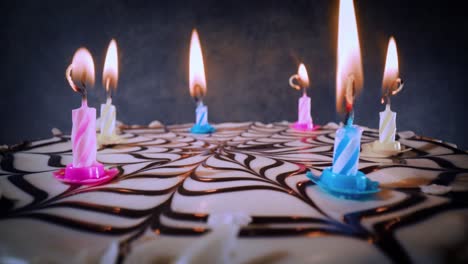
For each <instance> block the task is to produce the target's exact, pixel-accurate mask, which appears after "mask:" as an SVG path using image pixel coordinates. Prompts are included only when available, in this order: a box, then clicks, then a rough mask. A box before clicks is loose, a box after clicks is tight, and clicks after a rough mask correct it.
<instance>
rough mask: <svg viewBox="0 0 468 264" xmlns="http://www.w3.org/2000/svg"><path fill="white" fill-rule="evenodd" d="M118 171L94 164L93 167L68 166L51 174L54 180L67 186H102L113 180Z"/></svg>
mask: <svg viewBox="0 0 468 264" xmlns="http://www.w3.org/2000/svg"><path fill="white" fill-rule="evenodd" d="M118 173H119V171H118V170H117V169H115V168H112V169H108V170H107V169H105V168H104V165H102V164H101V163H98V162H96V163H95V164H94V165H93V166H90V167H82V168H75V167H73V164H68V165H67V167H66V168H65V169H60V170H58V171H55V172H53V174H54V176H55V178H56V179H57V180H59V181H61V182H64V183H69V184H82V185H89V184H102V183H105V182H107V181H110V180H111V179H113V178H114V177H115V176H116V175H117V174H118Z"/></svg>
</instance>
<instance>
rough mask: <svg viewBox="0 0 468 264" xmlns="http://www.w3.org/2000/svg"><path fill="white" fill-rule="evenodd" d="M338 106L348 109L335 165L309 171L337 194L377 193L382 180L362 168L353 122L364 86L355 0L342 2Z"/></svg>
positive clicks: (337, 139) (358, 131)
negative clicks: (319, 171) (318, 172)
mask: <svg viewBox="0 0 468 264" xmlns="http://www.w3.org/2000/svg"><path fill="white" fill-rule="evenodd" d="M338 24H339V28H338V58H337V76H336V106H337V109H338V111H340V112H342V111H343V110H345V111H346V119H345V124H344V126H343V127H341V128H339V129H338V130H337V131H336V136H335V144H334V151H333V164H332V167H331V168H326V169H324V170H323V172H322V175H321V176H320V178H316V177H314V176H312V174H311V173H309V174H308V176H309V178H311V180H313V181H314V182H316V183H317V184H318V185H319V186H320V187H322V188H324V189H326V190H329V191H331V192H332V193H334V194H338V195H344V196H350V197H353V196H355V195H363V194H370V193H375V192H377V191H378V190H379V189H378V183H377V182H373V181H370V180H369V179H368V178H367V177H366V175H364V173H362V172H360V171H358V165H359V154H360V146H361V134H362V129H361V128H360V127H358V126H355V125H353V121H354V99H355V97H356V95H357V94H358V93H359V91H360V90H361V88H362V86H363V74H362V64H361V52H360V47H359V39H358V31H357V25H356V17H355V14H354V5H353V1H352V0H342V1H340V10H339V23H338Z"/></svg>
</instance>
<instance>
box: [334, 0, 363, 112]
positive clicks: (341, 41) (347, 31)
mask: <svg viewBox="0 0 468 264" xmlns="http://www.w3.org/2000/svg"><path fill="white" fill-rule="evenodd" d="M353 80H354V85H352V84H348V83H349V82H351V81H353ZM363 81H364V80H363V73H362V64H361V49H360V46H359V38H358V30H357V25H356V15H355V14H354V4H353V0H341V1H340V11H339V22H338V58H337V70H336V109H337V110H338V111H339V112H342V111H343V110H344V107H343V105H344V104H343V100H344V99H345V95H346V90H347V88H348V87H353V86H354V91H353V92H352V93H353V96H352V97H354V96H356V95H357V94H358V93H359V91H360V90H361V89H362V86H363ZM348 89H349V88H348ZM348 94H349V91H348ZM346 97H348V98H349V96H346ZM352 103H353V102H352V101H351V102H349V101H348V100H347V104H348V105H349V104H351V107H352Z"/></svg>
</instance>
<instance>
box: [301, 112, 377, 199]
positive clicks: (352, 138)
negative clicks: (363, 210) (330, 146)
mask: <svg viewBox="0 0 468 264" xmlns="http://www.w3.org/2000/svg"><path fill="white" fill-rule="evenodd" d="M361 134H362V129H361V128H359V127H357V126H354V125H353V118H352V117H351V118H349V119H348V122H347V124H346V125H345V126H344V127H342V128H340V129H338V130H337V131H336V138H335V148H334V152H333V165H332V167H330V168H326V169H324V170H323V172H322V175H321V176H318V175H314V174H312V173H311V172H310V171H309V172H307V177H308V178H309V179H310V180H312V181H313V182H314V183H316V184H317V185H318V186H319V187H320V188H322V189H324V190H326V191H328V192H330V193H332V194H333V195H337V196H340V197H344V198H358V197H361V196H365V195H370V194H374V193H377V192H379V191H380V189H379V183H378V182H375V181H372V180H370V179H368V178H367V177H366V175H365V174H364V173H363V172H361V171H358V163H359V152H360V146H361Z"/></svg>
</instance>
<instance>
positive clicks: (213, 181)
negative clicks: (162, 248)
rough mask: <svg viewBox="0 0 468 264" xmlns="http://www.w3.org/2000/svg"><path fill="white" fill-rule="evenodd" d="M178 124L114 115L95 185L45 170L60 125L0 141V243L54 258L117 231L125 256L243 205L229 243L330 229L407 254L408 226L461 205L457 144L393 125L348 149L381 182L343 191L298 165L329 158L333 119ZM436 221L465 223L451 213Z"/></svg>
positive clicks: (467, 192)
mask: <svg viewBox="0 0 468 264" xmlns="http://www.w3.org/2000/svg"><path fill="white" fill-rule="evenodd" d="M189 127H190V126H189V125H174V126H163V125H161V126H152V127H143V126H141V127H139V126H132V127H124V129H123V134H122V135H121V136H122V138H124V140H123V141H122V142H121V143H119V144H115V145H109V146H106V147H102V148H100V149H99V151H98V161H99V162H101V163H103V164H105V165H106V166H107V167H115V168H118V170H119V171H120V173H119V175H118V177H116V178H115V179H113V180H112V181H110V182H108V183H106V184H104V185H100V186H78V185H66V184H63V183H60V182H58V181H56V180H55V179H54V177H53V176H52V171H54V170H57V169H59V168H62V167H64V166H65V165H66V164H67V163H70V162H71V158H72V156H71V155H72V153H71V144H70V140H69V137H68V136H58V137H53V138H51V139H46V140H39V141H32V142H26V143H23V144H20V145H17V146H12V147H10V148H9V149H8V150H6V151H3V152H2V153H1V163H0V165H1V170H0V190H1V198H0V232H1V233H0V234H1V235H2V238H1V240H2V241H1V242H0V254H2V253H1V252H2V250H3V252H8V254H10V255H13V256H19V257H21V258H25V259H34V258H36V257H41V254H43V255H46V256H47V255H48V254H52V252H53V251H54V250H56V251H59V249H58V248H57V247H61V249H60V253H57V256H58V259H61V258H62V259H63V258H64V257H66V256H67V255H69V254H72V252H73V254H75V253H76V254H78V253H79V252H81V251H80V249H83V248H87V247H88V249H89V250H90V252H91V251H93V250H95V251H99V250H103V248H104V247H105V246H106V245H107V244H108V242H109V241H111V240H118V241H120V255H121V257H120V259H119V260H120V261H125V259H126V258H127V256H128V252H129V251H130V249H131V248H132V244H133V243H136V242H137V241H138V240H140V239H141V238H142V237H144V235H145V234H147V233H148V232H150V233H153V234H156V235H157V237H159V239H161V241H165V240H167V241H169V240H170V239H171V238H174V239H179V238H180V239H190V238H193V237H197V236H200V235H202V234H203V233H205V232H207V231H208V228H207V226H206V220H207V216H208V215H209V214H210V213H212V212H220V211H243V212H246V213H248V214H249V215H251V216H252V220H253V221H252V222H251V223H250V224H249V225H248V226H246V227H243V228H242V230H241V232H240V241H241V243H244V242H245V243H246V244H249V245H255V244H251V243H253V242H252V241H256V240H255V239H268V241H270V242H271V243H273V242H275V241H280V242H278V243H281V248H282V249H283V250H285V251H288V250H289V249H288V246H287V241H289V240H290V241H293V240H294V239H300V241H305V242H304V243H302V242H301V243H302V244H301V245H302V247H303V250H306V251H307V250H312V249H311V247H312V245H315V247H316V244H313V243H312V242H313V241H318V240H320V239H323V241H326V240H325V239H327V238H329V239H341V240H340V241H346V243H345V244H346V245H352V244H353V243H356V244H359V245H364V247H365V248H366V250H367V248H371V249H372V250H375V251H376V252H377V253H376V254H377V255H378V256H380V257H382V258H383V259H384V260H386V261H392V262H399V263H410V262H414V261H416V262H418V260H421V256H422V259H424V254H425V253H424V252H427V251H424V250H422V251H418V250H419V248H423V247H424V246H425V244H424V243H422V244H421V243H414V241H411V239H408V234H412V233H411V230H412V228H414V230H423V231H418V232H425V231H424V230H426V229H427V228H426V227H425V223H428V222H427V221H430V220H431V219H434V221H435V220H437V219H438V218H437V217H438V216H440V215H443V214H444V213H450V212H464V214H463V215H464V217H466V210H467V209H468V155H467V153H466V152H465V151H462V150H460V149H458V148H456V147H455V146H454V145H452V144H448V143H444V142H441V141H438V140H434V139H430V138H425V137H421V136H417V135H415V134H414V133H412V132H402V133H399V134H398V136H397V138H398V140H399V141H400V142H401V144H402V145H403V146H405V147H406V148H410V150H409V151H407V152H404V153H400V154H399V155H397V156H393V157H389V158H386V157H373V156H365V155H362V156H361V158H360V166H359V167H360V170H361V171H363V172H364V173H366V174H367V175H368V177H370V178H371V179H372V180H376V181H379V182H380V184H381V187H382V189H383V190H382V191H381V192H380V193H379V194H378V195H375V196H372V197H367V198H365V199H362V200H346V199H340V198H337V197H334V196H332V195H330V194H327V193H325V192H323V191H322V190H321V189H319V188H318V187H317V186H315V185H314V184H313V183H312V182H310V181H309V180H308V179H307V178H306V176H305V173H306V171H307V170H312V171H314V172H316V173H320V171H321V170H322V169H324V168H326V167H329V166H331V161H332V155H333V141H334V136H335V131H336V130H335V129H336V128H335V127H333V126H325V127H324V128H321V129H319V130H317V131H313V132H298V131H294V130H292V129H290V128H289V124H287V123H274V124H262V123H258V122H257V123H250V122H249V123H223V124H218V125H217V126H216V128H217V132H216V133H214V134H209V135H193V134H190V133H189V132H188V130H189ZM376 139H378V132H377V131H376V130H372V129H366V130H365V131H364V134H363V139H362V140H363V142H362V143H366V142H372V141H374V140H376ZM428 184H439V185H445V186H451V187H452V191H451V192H450V193H448V194H446V195H443V196H433V195H427V194H424V193H422V192H421V191H420V189H419V186H420V185H428ZM449 218H450V219H453V217H449ZM444 219H445V218H444ZM444 219H442V220H440V221H438V222H437V223H439V222H440V223H445V222H444V221H446V220H444ZM465 223H466V219H465ZM426 225H427V224H426ZM418 228H422V229H418ZM424 228H426V229H424ZM438 228H442V227H438ZM443 228H446V229H447V230H449V229H450V230H453V231H454V232H455V233H460V232H466V231H467V229H463V228H466V225H464V226H463V225H458V222H457V224H453V223H451V224H450V223H449V225H447V226H444V227H443ZM399 230H402V232H401V234H400V233H398V231H399ZM408 230H410V231H408ZM446 233H447V234H448V235H450V234H451V233H450V232H446ZM44 236H47V237H44ZM421 239H424V238H421ZM427 239H428V240H430V239H431V238H430V236H429V237H428V238H427ZM308 241H310V243H311V244H307V243H308ZM259 243H260V242H259ZM324 243H325V244H326V242H324ZM343 243H344V242H343ZM447 243H448V242H447ZM457 243H458V244H457ZM459 243H463V241H461V242H460V241H455V242H453V243H452V242H450V243H448V245H449V246H450V247H444V248H442V246H440V249H441V251H443V252H442V253H441V254H439V255H438V256H439V257H440V259H439V260H440V261H447V260H452V259H453V258H454V257H456V254H454V252H455V251H454V248H455V249H456V247H457V246H458V245H459ZM464 243H466V240H465V241H464ZM294 247H296V248H295V250H298V249H297V247H298V246H297V245H295V246H294ZM324 247H326V246H324ZM44 248H49V250H50V251H45V250H44ZM416 248H417V250H416ZM301 250H302V249H301ZM431 250H433V249H431ZM179 252H180V250H179ZM418 252H419V253H418ZM421 252H423V253H421ZM343 254H344V255H346V254H345V253H343ZM363 254H364V253H363ZM247 255H248V254H247V253H246V256H245V259H246V260H249V256H247ZM42 259H43V258H42ZM46 259H47V258H46ZM361 260H362V259H361ZM347 261H348V262H349V259H347ZM247 262H248V261H247Z"/></svg>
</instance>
